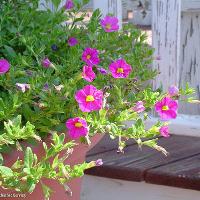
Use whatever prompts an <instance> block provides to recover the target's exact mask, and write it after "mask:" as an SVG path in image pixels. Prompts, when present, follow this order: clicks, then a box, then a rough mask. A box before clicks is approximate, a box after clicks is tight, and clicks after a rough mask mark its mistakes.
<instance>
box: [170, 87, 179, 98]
mask: <svg viewBox="0 0 200 200" xmlns="http://www.w3.org/2000/svg"><path fill="white" fill-rule="evenodd" d="M168 93H169V95H170V96H171V97H173V96H177V95H178V93H179V89H178V88H177V87H176V86H175V85H172V86H170V87H169V90H168Z"/></svg>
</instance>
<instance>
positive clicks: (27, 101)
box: [0, 0, 193, 199]
mask: <svg viewBox="0 0 200 200" xmlns="http://www.w3.org/2000/svg"><path fill="white" fill-rule="evenodd" d="M52 3H53V4H54V11H53V12H52V11H51V10H50V9H48V8H47V9H45V10H39V9H38V0H9V1H2V3H1V4H0V10H1V12H0V58H5V59H7V60H9V63H10V64H11V67H10V70H9V72H8V73H6V74H3V75H1V74H0V127H1V128H0V151H2V152H4V150H5V149H6V148H7V146H8V145H9V146H10V145H11V146H13V147H17V148H18V150H22V149H23V148H24V147H23V146H21V140H27V141H29V140H30V139H31V138H34V139H36V140H38V141H40V140H41V139H42V140H45V138H46V136H47V135H48V134H49V133H53V139H52V144H51V145H50V146H48V145H46V143H45V142H43V147H44V150H45V154H44V156H43V157H42V158H38V157H37V155H36V154H35V153H34V152H33V151H32V148H31V146H28V147H27V148H26V150H25V153H24V159H22V160H17V161H16V162H15V163H14V164H13V166H12V167H11V168H9V167H7V166H4V165H3V157H2V156H1V157H0V178H1V179H0V180H1V181H0V182H1V186H2V187H4V188H11V189H15V190H17V191H22V192H30V193H31V192H32V191H33V190H34V189H35V186H36V184H38V183H39V182H40V183H41V184H42V188H43V191H44V193H45V198H46V199H48V198H49V196H50V194H51V189H50V188H49V187H48V186H46V185H44V184H43V183H42V179H43V178H48V179H54V180H57V181H58V182H59V183H60V184H63V185H64V186H65V187H66V188H67V186H66V184H67V183H68V182H69V181H70V180H71V179H73V178H75V177H80V176H82V175H83V174H84V170H85V169H87V168H90V167H93V166H95V162H91V163H82V164H79V165H75V166H70V165H66V164H64V163H65V162H64V161H65V160H66V159H67V157H68V156H69V155H70V154H71V151H70V150H71V148H73V147H74V146H75V143H74V141H71V142H67V143H66V142H65V141H64V139H65V134H63V133H65V132H66V127H65V122H66V120H67V119H69V118H73V117H77V116H79V117H81V118H84V119H85V120H86V121H87V124H88V129H89V137H92V136H93V135H95V134H96V133H102V134H110V137H111V138H112V139H113V138H116V137H118V138H119V151H123V148H124V147H125V143H126V139H128V138H133V139H134V140H135V141H136V142H137V143H138V145H139V146H142V145H146V146H149V147H151V148H154V149H157V150H159V151H162V152H163V153H164V154H166V153H167V152H166V150H165V149H163V148H162V147H160V146H158V144H157V141H158V137H159V135H160V131H159V130H160V128H161V127H162V126H166V125H167V122H162V121H160V120H159V121H158V122H157V123H156V124H155V125H154V126H152V127H151V128H150V129H148V130H147V129H146V127H145V122H146V121H147V120H148V119H149V116H148V115H149V114H148V113H150V112H151V111H152V110H153V109H154V106H155V104H156V103H157V102H158V101H160V100H162V99H163V97H165V96H167V95H168V93H162V92H161V91H160V90H159V89H158V90H155V91H154V90H153V89H152V87H151V85H150V84H149V81H150V80H152V79H154V78H155V76H156V75H157V72H156V71H154V70H152V69H151V67H150V64H151V63H152V59H153V55H152V54H153V50H152V49H151V48H150V47H149V45H148V44H147V43H146V35H145V34H144V33H143V32H142V31H140V30H137V29H135V27H134V26H133V25H130V24H128V25H125V26H124V27H123V30H120V31H116V32H111V33H107V32H105V31H104V29H103V28H102V27H101V25H100V23H99V22H100V18H101V13H100V11H99V10H96V11H94V12H93V14H92V17H91V19H90V20H89V21H88V22H86V21H85V20H84V19H85V17H86V16H87V15H86V13H84V12H83V11H82V10H81V8H82V5H83V4H85V3H87V0H84V1H82V2H81V3H80V1H78V0H76V1H74V3H75V7H74V8H73V9H71V10H65V9H64V8H60V7H59V5H60V0H52ZM70 37H75V38H76V39H77V40H78V44H77V45H75V46H69V45H68V43H67V41H68V39H69V38H70ZM86 47H91V48H95V49H97V50H98V52H99V58H100V61H101V62H100V64H99V65H98V66H96V67H93V70H94V72H95V74H96V79H95V80H94V81H93V83H92V85H94V86H95V87H96V88H98V89H99V90H101V91H103V106H102V109H100V110H99V111H96V112H89V113H83V112H81V111H80V109H79V106H78V103H77V102H76V100H75V98H74V96H75V93H76V91H77V90H79V89H81V88H83V87H84V86H85V85H86V84H87V83H86V81H85V80H83V79H82V72H81V71H82V68H83V66H84V65H85V64H84V62H83V60H82V53H83V51H84V49H85V48H86ZM44 58H48V59H49V60H50V62H51V67H48V68H47V67H43V66H42V60H43V59H44ZM120 58H123V59H124V60H126V62H127V63H128V64H129V65H131V66H132V72H131V73H130V75H129V76H128V77H127V78H124V79H114V78H113V77H112V76H111V74H107V75H103V74H101V73H100V72H99V71H98V68H100V67H101V68H104V69H105V70H108V68H109V65H110V64H111V63H112V62H113V61H115V60H117V59H120ZM17 83H21V84H24V83H26V84H29V85H30V88H29V89H27V90H26V91H24V92H22V90H21V89H19V88H18V87H16V84H17ZM192 93H193V91H192V90H191V89H190V88H189V86H187V87H186V90H184V89H181V90H180V93H179V94H180V95H182V96H186V98H185V97H184V100H186V99H187V96H188V95H191V94H192ZM179 98H180V96H179V95H177V96H174V97H172V99H179ZM139 101H142V102H143V103H144V105H145V111H144V112H136V111H135V110H134V109H133V108H134V106H135V105H136V103H137V102H139ZM190 101H192V100H191V99H190ZM124 121H133V125H132V126H131V127H127V126H126V125H125V123H124ZM66 135H67V133H66ZM86 139H87V141H88V137H87V138H86ZM81 141H84V138H81ZM39 144H40V143H39ZM63 151H64V152H66V153H65V154H64V157H62V156H60V155H63V154H62V152H63ZM72 156H73V154H72ZM52 159H53V162H51V161H52Z"/></svg>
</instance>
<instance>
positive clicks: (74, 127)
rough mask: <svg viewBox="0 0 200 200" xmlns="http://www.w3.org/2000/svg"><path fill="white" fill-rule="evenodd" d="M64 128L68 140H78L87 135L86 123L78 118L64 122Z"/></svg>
mask: <svg viewBox="0 0 200 200" xmlns="http://www.w3.org/2000/svg"><path fill="white" fill-rule="evenodd" d="M66 127H67V129H68V133H69V136H70V138H72V139H78V138H80V137H83V136H86V135H87V134H88V131H89V128H88V125H87V122H86V121H85V120H84V119H81V118H79V117H75V118H71V119H68V120H67V121H66Z"/></svg>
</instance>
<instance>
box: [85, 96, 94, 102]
mask: <svg viewBox="0 0 200 200" xmlns="http://www.w3.org/2000/svg"><path fill="white" fill-rule="evenodd" d="M91 101H94V97H93V96H92V95H88V96H87V97H86V102H91Z"/></svg>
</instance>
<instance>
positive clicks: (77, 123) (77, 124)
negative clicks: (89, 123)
mask: <svg viewBox="0 0 200 200" xmlns="http://www.w3.org/2000/svg"><path fill="white" fill-rule="evenodd" d="M82 126H83V124H82V123H80V122H76V123H75V127H77V128H81V127H82Z"/></svg>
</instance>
